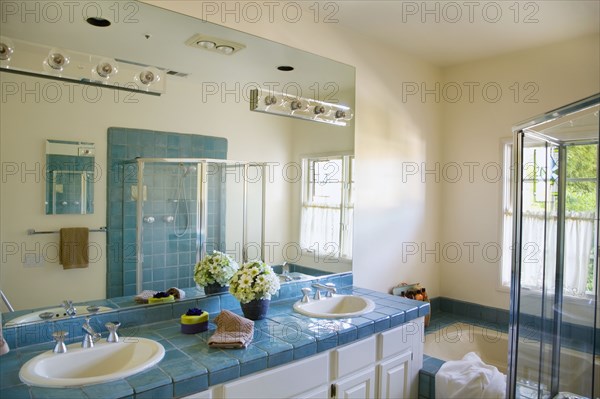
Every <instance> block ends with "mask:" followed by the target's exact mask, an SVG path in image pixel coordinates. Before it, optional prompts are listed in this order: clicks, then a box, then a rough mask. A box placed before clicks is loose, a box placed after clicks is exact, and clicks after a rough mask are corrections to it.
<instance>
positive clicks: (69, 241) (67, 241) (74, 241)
mask: <svg viewBox="0 0 600 399" xmlns="http://www.w3.org/2000/svg"><path fill="white" fill-rule="evenodd" d="M89 233H90V230H89V229H88V228H87V227H68V228H63V229H60V245H59V255H58V256H59V259H60V264H61V265H63V269H80V268H84V267H88V265H89V253H88V247H89Z"/></svg>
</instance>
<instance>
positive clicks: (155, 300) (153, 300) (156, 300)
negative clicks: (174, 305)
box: [148, 295, 175, 303]
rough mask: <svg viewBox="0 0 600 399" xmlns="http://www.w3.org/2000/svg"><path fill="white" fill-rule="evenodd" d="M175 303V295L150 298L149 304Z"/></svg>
mask: <svg viewBox="0 0 600 399" xmlns="http://www.w3.org/2000/svg"><path fill="white" fill-rule="evenodd" d="M173 301H175V297H174V296H173V295H169V296H167V297H164V298H148V303H165V302H173Z"/></svg>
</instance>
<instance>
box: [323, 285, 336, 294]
mask: <svg viewBox="0 0 600 399" xmlns="http://www.w3.org/2000/svg"><path fill="white" fill-rule="evenodd" d="M325 287H327V288H326V289H327V293H326V294H325V296H326V297H327V298H331V297H333V294H337V289H336V288H335V284H333V283H327V284H325Z"/></svg>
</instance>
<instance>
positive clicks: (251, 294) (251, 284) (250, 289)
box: [229, 260, 279, 320]
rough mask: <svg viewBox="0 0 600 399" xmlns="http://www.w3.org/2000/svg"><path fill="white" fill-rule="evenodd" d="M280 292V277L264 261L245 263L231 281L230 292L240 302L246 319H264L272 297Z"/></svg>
mask: <svg viewBox="0 0 600 399" xmlns="http://www.w3.org/2000/svg"><path fill="white" fill-rule="evenodd" d="M277 291H279V277H278V276H277V275H276V274H275V272H274V271H273V269H272V268H271V266H269V265H267V264H266V263H265V262H263V261H262V260H258V261H252V262H247V263H244V264H243V265H242V266H241V267H240V268H239V269H238V270H237V271H236V272H235V274H234V275H233V277H232V278H231V280H230V281H229V292H230V293H231V294H232V295H233V296H234V297H236V298H237V299H238V300H239V301H240V306H241V307H242V312H243V313H244V317H246V318H248V319H250V320H261V319H264V318H265V316H266V315H267V312H268V310H269V304H270V302H271V296H272V295H274V294H276V293H277Z"/></svg>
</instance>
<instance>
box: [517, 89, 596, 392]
mask: <svg viewBox="0 0 600 399" xmlns="http://www.w3.org/2000/svg"><path fill="white" fill-rule="evenodd" d="M599 103H600V94H595V95H593V96H590V97H587V98H585V99H582V100H580V101H576V102H574V103H571V104H568V105H565V106H563V107H561V108H558V109H555V110H553V111H550V112H547V113H544V114H541V115H538V116H536V117H534V118H532V119H530V120H527V121H524V122H521V123H519V124H517V125H516V126H514V127H513V129H512V130H513V170H514V177H513V178H514V180H513V204H514V211H513V215H514V218H513V254H512V268H511V286H510V315H509V331H508V333H509V338H508V339H509V351H508V371H507V384H506V397H507V398H514V397H515V396H516V388H517V363H518V362H517V359H518V357H517V353H518V346H519V342H518V341H519V315H520V312H519V311H520V308H521V307H520V302H521V287H520V275H521V255H522V236H521V228H522V223H521V222H522V220H521V218H522V212H523V203H522V199H523V187H522V181H523V173H522V172H523V171H522V169H521V166H522V165H523V141H524V138H525V136H527V137H532V138H535V139H538V140H542V141H545V142H547V143H548V144H551V145H555V146H557V147H558V149H559V168H561V169H560V174H559V182H558V195H559V209H558V210H557V217H558V228H557V241H558V242H557V263H556V271H555V279H556V280H555V290H554V309H553V319H552V323H553V345H552V365H551V368H552V372H551V387H550V391H551V395H552V394H554V393H555V392H558V387H559V371H560V370H559V367H560V339H561V338H560V328H561V325H560V324H561V319H562V301H563V290H562V286H563V284H562V281H563V270H564V256H562V255H563V249H564V247H563V246H564V240H563V239H562V238H564V219H563V218H564V212H561V210H562V211H564V206H565V201H564V198H565V192H566V184H565V182H566V173H565V172H566V162H565V161H566V159H565V158H566V150H565V148H566V146H567V145H569V144H572V143H573V141H569V142H561V141H557V140H555V139H553V138H552V137H550V136H546V135H544V134H541V133H539V132H536V133H533V132H531V131H529V129H533V128H535V127H537V126H540V125H543V124H547V123H549V122H553V121H558V120H560V119H562V118H565V117H567V116H569V115H571V114H574V113H576V112H580V111H583V110H585V109H588V108H592V107H595V106H598V104H599ZM585 142H586V141H585V140H582V141H581V144H583V143H585ZM587 142H589V140H588V141H587ZM594 143H595V144H598V145H599V151H600V142H598V141H595V142H594ZM599 158H600V157H599ZM597 171H598V172H597V173H598V174H600V159H599V160H598V169H597ZM599 180H600V175H599V176H597V178H596V181H597V183H596V191H597V192H596V205H597V210H596V227H597V230H598V231H597V232H596V251H597V252H596V253H598V251H599V248H598V237H600V235H599V234H600V226H599V224H600V223H599V222H598V218H599V215H600V187H599V186H600V185H599V184H598V182H599ZM561 219H563V220H561ZM596 269H598V260H597V259H596ZM598 290H599V287H598V275H596V287H595V292H594V325H593V327H594V329H595V328H596V325H597V321H596V314H597V307H598V302H597V300H598V294H599V292H598ZM542 295H544V294H542ZM542 304H543V301H542ZM542 309H543V310H542V312H543V314H542V318H544V317H545V314H544V313H545V310H544V308H543V305H542ZM592 339H593V342H592V345H593V355H594V358H595V356H597V355H598V353H596V344H597V343H596V334H593V338H592ZM542 342H543V339H542ZM594 368H595V362H594V361H592V395H593V394H594V392H593V390H594V374H595V370H594ZM597 394H598V393H596V395H597Z"/></svg>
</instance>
